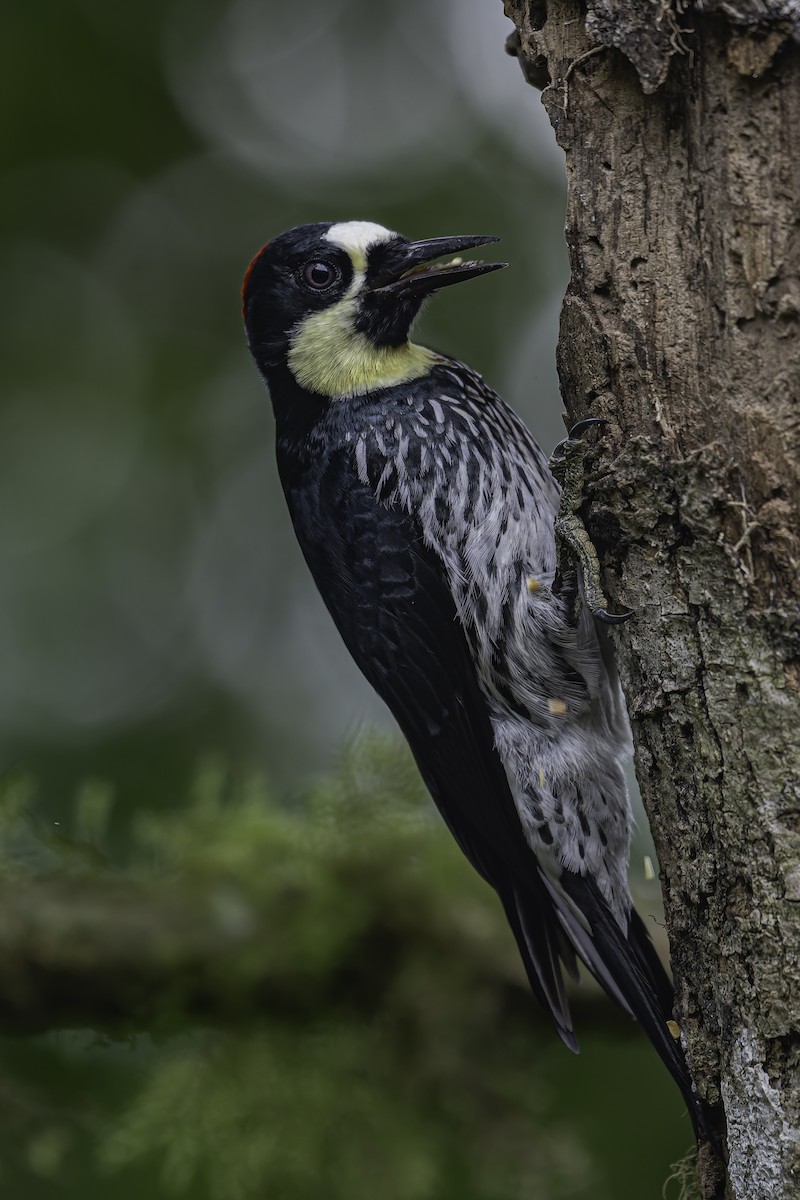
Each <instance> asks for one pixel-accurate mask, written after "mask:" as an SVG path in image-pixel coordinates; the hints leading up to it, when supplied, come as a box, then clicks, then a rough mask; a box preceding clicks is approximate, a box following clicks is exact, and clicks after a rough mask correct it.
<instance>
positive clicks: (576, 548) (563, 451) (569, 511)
mask: <svg viewBox="0 0 800 1200" xmlns="http://www.w3.org/2000/svg"><path fill="white" fill-rule="evenodd" d="M606 424H607V422H606V421H605V420H604V419H603V418H602V417H587V419H586V420H585V421H578V423H577V425H573V426H572V428H571V429H570V431H569V434H568V436H567V437H566V438H564V440H563V441H561V442H559V443H558V445H557V446H556V447H555V449H554V450H553V453H552V455H551V456H550V470H551V471H552V473H553V476H554V477H555V479H556V480H557V482H558V483H559V484H560V485H561V502H560V504H559V506H558V513H557V515H556V523H555V534H556V547H557V553H558V571H557V574H556V583H555V586H554V591H558V590H559V585H560V583H561V581H563V579H564V578H565V577H569V575H570V574H571V573H572V572H574V570H575V567H576V566H577V569H578V572H579V574H580V577H581V581H582V584H583V603H585V604H586V605H587V606H588V607H589V609H590V611H591V613H592V615H593V616H594V618H595V619H596V620H598V621H603V622H605V624H607V625H621V624H622V622H623V621H627V620H628V618H629V617H632V616H633V612H632V611H629V612H623V613H610V612H609V611H608V608H607V607H606V605H607V601H606V598H605V595H604V593H603V588H602V584H601V583H600V563H599V561H598V558H597V551H596V550H595V548H594V546H593V545H592V543H591V540H590V538H589V534H588V533H587V530H586V526H585V525H584V523H583V519H582V518H581V516H580V512H579V510H580V507H581V504H582V503H583V485H584V459H585V457H586V445H585V443H584V441H583V434H584V433H585V432H586V430H587V429H589V428H591V427H592V426H593V425H606Z"/></svg>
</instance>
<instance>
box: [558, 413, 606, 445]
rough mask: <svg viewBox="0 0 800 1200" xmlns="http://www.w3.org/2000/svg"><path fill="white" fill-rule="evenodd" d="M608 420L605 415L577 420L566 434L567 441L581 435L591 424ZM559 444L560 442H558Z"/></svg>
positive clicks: (604, 423) (604, 422) (600, 423)
mask: <svg viewBox="0 0 800 1200" xmlns="http://www.w3.org/2000/svg"><path fill="white" fill-rule="evenodd" d="M607 424H608V421H607V420H606V418H605V417H584V419H583V420H582V421H578V423H577V425H573V426H572V429H570V431H569V433H568V434H567V441H570V442H574V441H575V440H576V438H579V437H582V436H583V435H584V433H585V432H586V430H587V429H591V427H592V425H607ZM559 445H561V443H560V442H559Z"/></svg>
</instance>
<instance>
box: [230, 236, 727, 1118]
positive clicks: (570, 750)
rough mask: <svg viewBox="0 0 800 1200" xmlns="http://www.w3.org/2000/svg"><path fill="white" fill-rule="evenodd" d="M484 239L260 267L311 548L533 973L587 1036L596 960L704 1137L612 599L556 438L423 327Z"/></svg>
mask: <svg viewBox="0 0 800 1200" xmlns="http://www.w3.org/2000/svg"><path fill="white" fill-rule="evenodd" d="M494 241H497V239H496V238H493V237H438V238H432V239H429V240H426V241H417V242H411V241H409V240H408V239H407V238H405V237H402V236H400V235H399V234H397V233H393V232H391V231H390V230H388V229H384V228H383V227H382V226H380V225H375V224H372V223H370V222H367V221H347V222H341V223H319V224H313V225H301V226H299V227H297V228H295V229H290V230H289V231H288V232H286V233H283V234H281V235H280V236H279V237H277V238H275V239H274V241H272V242H269V243H268V244H267V245H266V246H264V247H263V249H262V250H260V251H259V253H258V254H257V255H256V257H255V258H254V259H253V261H252V262H251V264H250V266H249V267H248V270H247V274H246V276H245V280H244V284H243V288H242V298H243V310H244V320H245V327H246V331H247V338H248V342H249V346H250V350H251V352H252V354H253V357H254V359H255V361H256V364H257V366H258V369H259V371H260V372H261V374H262V376H263V377H264V379H265V381H266V383H267V386H268V388H269V393H270V397H271V400H272V405H273V409H274V412H275V420H276V426H277V458H278V470H279V473H280V478H281V482H282V484H283V489H284V492H285V495H286V500H287V503H288V506H289V511H290V513H291V518H292V522H293V524H294V529H295V532H296V534H297V539H298V541H299V543H300V546H301V549H302V551H303V554H304V556H305V559H306V562H307V563H308V566H309V568H310V570H311V573H312V575H313V577H314V579H315V581H316V584H317V587H318V588H319V590H320V592H321V594H322V598H323V600H324V601H325V604H326V605H327V607H328V609H329V611H330V613H331V616H332V617H333V620H334V621H335V623H336V625H337V627H338V629H339V632H340V633H341V636H342V638H343V639H344V642H345V644H346V646H347V648H348V650H349V651H350V653H351V655H352V656H353V658H354V659H355V662H356V663H357V665H358V666H359V668H360V669H361V671H362V672H363V674H364V675H365V676H366V678H367V679H368V680H369V682H370V683H371V684H372V686H373V687H374V688H375V690H376V691H377V692H378V694H379V695H380V696H381V697H382V698H383V699H384V700H385V702H386V703H387V705H388V706H389V708H390V709H391V711H392V713H393V714H394V716H395V718H396V719H397V722H398V724H399V725H400V728H401V729H402V731H403V733H404V735H405V737H406V738H407V739H408V742H409V745H410V747H411V750H412V752H413V754H414V757H415V759H416V761H417V764H418V766H419V769H420V772H421V774H422V777H423V779H424V781H425V784H426V786H427V787H428V789H429V791H430V793H431V795H432V797H433V799H434V801H435V802H436V804H437V806H438V808H439V810H440V812H441V814H442V816H443V817H444V820H445V821H446V823H447V825H448V826H449V828H450V830H451V832H452V834H453V836H454V837H455V839H456V841H457V842H458V844H459V846H460V847H461V849H462V850H463V852H464V854H465V855H466V856H467V858H468V859H469V860H470V862H471V863H472V865H473V866H474V867H475V869H476V870H477V871H478V872H479V874H480V875H482V876H483V878H484V879H485V880H486V881H487V882H488V883H490V884H491V886H492V887H493V888H494V889H495V891H496V892H497V894H498V896H499V898H500V901H501V903H502V905H503V908H504V910H505V913H506V917H507V918H508V921H509V924H510V926H511V929H512V930H513V933H514V936H515V938H516V941H517V945H518V947H519V950H520V953H521V955H522V960H523V962H524V964H525V969H526V972H527V976H528V979H529V980H530V984H531V987H532V989H533V991H534V993H535V994H536V996H537V997H538V998H539V1000H540V1001H541V1003H542V1004H543V1005H544V1007H545V1009H546V1010H547V1012H548V1013H549V1015H550V1017H551V1018H552V1021H553V1023H554V1025H555V1027H556V1029H557V1030H558V1033H559V1034H560V1036H561V1038H562V1039H563V1041H564V1042H565V1043H566V1044H567V1045H568V1046H569V1047H570V1048H571V1049H573V1050H577V1042H576V1040H575V1034H574V1032H573V1026H572V1019H571V1015H570V1011H569V1006H568V1003H567V994H566V990H565V986H564V980H563V977H562V965H563V967H565V968H566V970H567V971H568V972H569V973H570V974H571V975H573V976H574V977H576V978H577V961H578V960H580V961H582V962H583V963H584V964H585V965H586V967H588V969H589V970H590V971H591V972H592V973H593V974H594V975H595V976H596V978H597V979H598V980H599V982H600V983H601V984H602V986H603V987H604V988H605V990H606V991H607V992H608V993H609V994H610V995H611V996H612V997H613V998H614V999H615V1000H616V1001H617V1002H618V1003H619V1004H620V1005H621V1006H622V1007H623V1009H625V1010H626V1011H627V1012H628V1013H630V1014H631V1015H633V1016H635V1017H636V1018H637V1019H638V1020H639V1021H640V1022H641V1024H642V1026H643V1027H644V1029H645V1031H646V1032H647V1034H648V1036H649V1037H650V1039H651V1041H652V1042H653V1044H654V1046H655V1048H656V1050H657V1051H658V1053H659V1054H660V1055H661V1057H662V1058H663V1060H664V1062H665V1063H666V1065H667V1067H668V1068H669V1070H670V1071H671V1073H672V1074H673V1076H674V1078H675V1080H676V1081H677V1083H678V1085H679V1087H680V1089H681V1092H682V1094H683V1096H684V1098H685V1100H686V1103H687V1105H688V1107H689V1111H690V1114H691V1117H692V1121H693V1124H694V1126H695V1130H696V1132H698V1135H699V1134H700V1132H702V1130H703V1128H704V1120H703V1112H702V1108H701V1106H700V1104H699V1101H698V1099H697V1097H696V1095H695V1093H694V1092H693V1090H692V1084H691V1080H690V1078H689V1074H688V1070H687V1067H686V1063H685V1061H684V1058H683V1055H682V1052H681V1048H680V1045H679V1043H678V1041H676V1038H675V1036H674V1034H677V1033H678V1029H677V1026H676V1025H675V1023H674V1021H673V1020H672V1005H673V992H672V986H671V984H670V982H669V979H668V977H667V974H666V972H665V970H664V968H663V966H662V965H661V963H660V961H659V959H658V956H657V954H656V952H655V950H654V948H653V945H652V943H651V941H650V938H649V936H648V934H647V931H646V929H645V927H644V924H643V922H642V920H641V918H640V917H639V916H638V914H637V913H636V911H635V910H634V908H633V906H632V902H631V896H630V891H629V888H628V880H627V863H628V852H629V842H630V829H631V812H630V805H629V801H628V795H627V790H626V786H625V779H624V775H623V762H624V760H625V758H626V757H627V756H628V754H629V751H630V734H629V728H628V721H627V715H626V712H625V705H624V701H623V697H622V693H621V689H620V685H619V681H618V677H617V673H616V670H615V667H614V658H613V650H612V646H611V644H610V641H609V638H608V630H607V628H606V626H605V625H604V624H601V623H598V618H602V617H604V616H607V614H605V613H604V611H603V610H602V609H598V608H597V606H596V605H593V604H591V603H588V602H587V600H586V597H587V595H588V591H587V588H588V582H586V581H584V579H583V576H584V575H585V573H586V561H584V560H583V559H582V556H581V555H580V554H578V560H579V561H578V563H577V565H576V567H575V569H574V572H573V574H574V576H575V578H576V580H577V582H576V585H575V587H574V588H573V589H572V593H571V594H570V589H569V588H565V587H564V586H563V584H564V575H565V572H564V571H563V570H559V566H560V565H561V560H562V553H561V551H560V549H559V546H558V544H557V542H558V539H557V536H556V526H557V524H559V526H560V527H561V528H566V527H567V526H568V525H569V521H570V519H573V518H574V512H575V510H576V508H577V505H576V503H575V500H574V497H571V498H570V500H569V503H568V504H567V506H566V510H565V506H564V503H563V502H562V503H561V507H560V499H561V489H560V487H559V484H558V482H557V481H556V479H555V478H554V475H553V472H552V471H551V469H550V466H549V464H548V460H547V458H546V457H545V455H544V454H543V453H542V451H541V450H540V448H539V446H538V445H537V444H536V442H535V441H534V439H533V437H532V436H531V434H530V433H529V432H528V430H527V429H526V428H525V426H524V425H523V423H522V422H521V421H520V419H519V418H518V417H517V416H516V415H515V413H514V412H512V410H511V409H510V408H509V407H508V406H507V405H506V404H505V403H504V402H503V401H502V400H501V399H500V397H499V396H497V395H496V394H495V392H493V391H492V390H491V388H489V387H488V386H487V384H486V383H485V382H484V381H483V379H482V378H481V377H480V376H479V375H477V374H476V373H475V372H474V371H472V370H470V368H469V367H467V366H465V365H464V364H463V363H460V362H458V361H456V360H455V359H452V358H450V357H448V356H447V355H445V354H438V353H435V352H434V351H432V350H429V349H426V348H425V347H423V346H419V345H416V344H415V343H413V342H411V341H410V340H409V333H410V330H411V326H412V323H413V321H414V319H415V317H416V316H417V314H418V312H419V310H420V307H421V305H422V303H423V301H424V300H425V299H426V298H427V297H429V296H430V295H431V294H432V293H434V292H436V291H439V290H440V289H441V288H444V287H449V286H450V285H451V284H455V283H459V282H460V281H461V280H466V279H474V278H476V277H477V276H480V275H486V274H488V273H489V272H490V271H496V270H497V269H498V268H499V267H501V266H504V265H505V264H504V263H497V262H475V261H471V260H466V261H465V260H464V259H463V258H462V257H461V256H462V254H463V252H464V251H468V250H471V249H473V248H474V247H477V246H482V245H485V244H486V243H489V242H494ZM443 259H444V260H445V261H442V260H443ZM578 444H579V443H578V441H577V439H575V438H573V439H570V440H568V441H567V443H566V447H567V449H569V448H570V447H572V446H574V445H578ZM572 474H573V475H574V471H573V472H572ZM564 499H565V500H566V487H565V493H564ZM567 540H568V541H569V538H568V539H567ZM593 594H597V593H596V592H595V593H593ZM595 610H596V611H595ZM671 1031H674V1033H673V1032H671Z"/></svg>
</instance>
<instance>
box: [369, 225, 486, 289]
mask: <svg viewBox="0 0 800 1200" xmlns="http://www.w3.org/2000/svg"><path fill="white" fill-rule="evenodd" d="M499 241H500V239H499V238H496V237H438V238H429V239H428V240H427V241H424V242H408V243H407V244H406V245H405V246H398V247H397V248H394V247H393V248H392V253H391V258H390V259H387V261H385V262H382V263H380V265H379V266H378V269H377V271H376V274H375V278H373V279H371V280H370V290H371V291H372V292H379V293H380V294H381V295H384V296H391V295H395V296H400V295H402V296H422V295H425V294H426V293H428V292H434V291H438V289H439V288H443V287H448V286H449V285H450V284H451V283H460V282H461V280H462V279H474V278H475V277H476V276H477V275H488V274H489V272H490V271H499V270H500V268H501V267H507V266H508V263H503V262H489V263H484V262H474V261H472V260H470V261H467V262H465V261H464V260H463V258H462V257H461V251H462V250H471V249H472V248H473V247H474V246H486V245H488V244H489V243H490V242H499ZM445 255H449V256H450V260H449V262H444V263H435V262H433V261H432V260H433V259H437V258H443V257H444V256H445Z"/></svg>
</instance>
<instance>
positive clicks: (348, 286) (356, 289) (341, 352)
mask: <svg viewBox="0 0 800 1200" xmlns="http://www.w3.org/2000/svg"><path fill="white" fill-rule="evenodd" d="M497 240H498V239H497V238H495V237H440V238H431V239H429V240H427V241H420V242H410V241H409V240H408V238H404V237H402V236H401V235H400V234H399V233H392V231H391V230H389V229H384V228H383V226H381V225H374V224H372V223H371V222H369V221H345V222H340V223H338V224H332V223H330V222H325V223H319V224H314V225H299V226H297V228H295V229H290V230H288V231H287V232H286V233H282V234H281V235H280V236H279V237H277V238H275V239H274V240H273V241H271V242H268V243H267V245H266V246H264V247H263V249H262V250H260V251H259V253H258V254H257V255H256V257H255V258H254V259H253V261H252V262H251V263H250V266H249V267H248V269H247V273H246V275H245V278H244V283H243V285H242V308H243V313H244V321H245V328H246V330H247V338H248V342H249V345H250V349H251V351H252V353H253V356H254V358H255V360H256V362H257V363H258V366H259V368H260V370H261V371H262V373H263V374H264V375H265V376H267V377H269V374H270V371H271V369H274V368H278V367H281V366H283V365H286V366H288V368H289V370H290V371H291V373H292V375H293V376H294V377H295V379H296V381H297V382H298V383H299V384H300V385H301V386H302V387H304V388H306V389H307V390H308V391H311V392H316V393H318V394H320V395H323V396H329V397H333V396H347V395H357V394H359V393H363V392H367V391H370V390H373V389H374V388H379V387H387V386H391V385H392V384H395V383H399V382H402V381H404V380H406V379H411V378H414V377H415V375H420V374H422V373H423V370H425V369H427V366H428V364H429V360H430V357H431V355H430V351H425V350H423V349H422V348H421V347H418V346H412V345H411V344H410V343H409V341H408V335H409V332H410V330H411V325H412V323H413V321H414V318H415V317H416V315H417V313H418V312H419V310H420V307H421V306H422V303H423V301H424V300H425V299H426V298H427V297H428V296H430V295H431V294H432V293H433V292H436V291H438V290H439V289H440V288H443V287H447V286H449V285H450V284H451V283H458V282H460V281H461V280H464V279H473V278H475V276H477V275H485V274H487V273H488V272H490V271H496V270H498V268H499V267H502V266H505V263H497V262H490V263H483V262H474V261H465V260H464V259H463V257H461V254H462V252H463V251H465V250H470V249H472V248H473V247H475V246H483V245H485V244H486V243H487V242H496V241H497ZM443 258H446V259H447V261H445V262H442V261H440V260H441V259H443ZM426 355H427V356H428V357H427V359H426V358H425V356H426Z"/></svg>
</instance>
